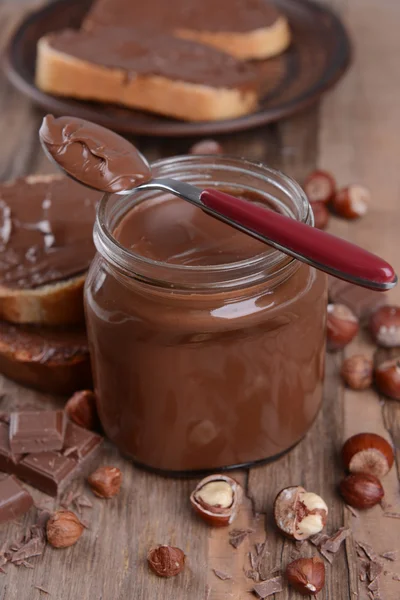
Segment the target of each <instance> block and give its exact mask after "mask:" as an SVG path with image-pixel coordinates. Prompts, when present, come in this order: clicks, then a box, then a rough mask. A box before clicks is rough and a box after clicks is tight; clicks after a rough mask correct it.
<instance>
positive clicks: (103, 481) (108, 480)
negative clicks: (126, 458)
mask: <svg viewBox="0 0 400 600" xmlns="http://www.w3.org/2000/svg"><path fill="white" fill-rule="evenodd" d="M88 483H89V485H90V488H91V490H92V492H93V493H94V494H96V496H98V497H99V498H112V497H113V496H116V495H117V494H119V490H120V489H121V483H122V473H121V471H120V470H119V469H118V468H117V467H99V468H98V469H96V471H94V473H92V474H91V475H89V477H88Z"/></svg>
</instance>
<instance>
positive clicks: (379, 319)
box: [369, 305, 400, 348]
mask: <svg viewBox="0 0 400 600" xmlns="http://www.w3.org/2000/svg"><path fill="white" fill-rule="evenodd" d="M369 330H370V332H371V335H372V337H373V338H374V340H375V342H376V343H377V344H378V346H383V347H384V348H395V347H397V346H400V307H398V306H389V305H388V306H381V307H380V308H378V309H377V310H376V311H375V312H374V313H373V314H372V315H371V317H370V320H369Z"/></svg>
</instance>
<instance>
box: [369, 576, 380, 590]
mask: <svg viewBox="0 0 400 600" xmlns="http://www.w3.org/2000/svg"><path fill="white" fill-rule="evenodd" d="M368 589H369V591H370V592H379V581H378V578H377V577H376V578H375V579H374V580H373V581H371V583H370V584H369V585H368Z"/></svg>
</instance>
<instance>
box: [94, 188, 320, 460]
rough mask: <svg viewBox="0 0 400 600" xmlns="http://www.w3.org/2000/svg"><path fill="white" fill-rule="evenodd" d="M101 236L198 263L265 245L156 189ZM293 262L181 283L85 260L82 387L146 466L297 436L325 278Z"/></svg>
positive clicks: (251, 451)
mask: <svg viewBox="0 0 400 600" xmlns="http://www.w3.org/2000/svg"><path fill="white" fill-rule="evenodd" d="M114 236H115V238H116V239H117V240H118V241H119V242H120V243H122V244H123V245H124V246H125V247H127V248H129V249H131V250H132V251H133V252H134V253H135V254H136V255H141V256H143V257H145V258H146V259H150V260H153V261H161V262H162V263H163V264H164V265H166V264H168V265H169V266H170V267H171V268H173V266H181V267H185V268H187V267H189V266H191V267H193V266H195V267H207V266H209V267H210V273H211V271H212V269H213V268H214V269H215V268H216V267H218V266H222V265H225V267H227V266H229V265H230V264H233V263H234V262H236V261H238V260H248V259H249V258H251V257H255V256H257V255H259V254H260V253H262V252H265V251H266V246H265V245H264V244H262V243H261V242H259V241H256V240H254V239H252V238H250V237H248V236H247V235H245V234H243V233H241V232H239V231H236V230H233V229H232V228H230V227H229V226H228V225H225V224H224V223H221V222H219V221H217V220H215V219H214V218H212V217H210V216H208V215H206V214H205V213H203V212H202V211H201V210H200V209H198V208H197V207H194V206H192V205H190V204H188V203H186V202H184V201H183V200H179V199H177V198H173V197H171V196H166V195H164V196H159V197H158V198H156V199H153V200H145V201H143V202H142V203H140V204H138V205H136V207H134V208H132V209H131V210H130V212H128V214H127V215H126V216H125V217H124V218H123V219H122V221H121V222H120V223H119V224H118V226H117V227H116V229H115V231H114ZM267 251H268V249H267ZM97 261H99V259H97ZM292 266H293V263H292ZM296 267H297V268H293V269H292V271H291V273H290V275H288V276H287V277H286V278H284V279H283V280H281V281H280V282H275V285H273V283H272V282H271V281H265V282H263V283H257V284H253V285H251V284H248V285H244V286H242V287H240V286H239V287H237V288H236V289H224V288H222V287H220V288H219V287H218V286H212V285H210V286H208V287H207V289H206V290H204V289H203V290H202V289H200V288H196V289H188V290H186V291H185V290H183V289H179V288H178V289H176V288H168V287H166V288H163V287H161V286H157V285H148V284H143V283H141V282H139V281H137V280H135V279H128V278H124V277H123V276H121V275H120V274H115V273H111V272H110V271H109V270H108V268H107V267H104V265H103V267H101V266H100V263H99V262H98V263H97V267H96V261H95V263H94V266H93V267H92V270H91V273H90V274H89V277H88V282H87V294H86V314H87V323H88V333H89V340H90V343H91V352H92V363H93V367H94V374H95V375H94V376H95V387H96V392H97V394H98V398H99V404H98V408H99V414H100V417H101V421H102V424H103V426H104V429H105V431H106V433H107V435H108V436H109V437H110V438H111V439H112V440H113V441H114V442H115V443H116V444H117V446H118V447H119V448H120V449H121V450H122V452H124V453H125V454H127V455H129V456H130V457H132V458H133V459H134V460H135V461H136V462H138V463H141V464H143V465H146V466H148V467H151V468H154V469H160V470H165V471H171V472H174V471H175V472H183V471H190V470H212V469H219V468H221V467H224V466H232V465H241V464H246V463H251V462H254V461H258V460H263V459H266V458H271V457H274V456H277V455H279V454H280V453H282V452H284V451H285V450H287V449H289V448H290V447H291V446H292V445H294V444H295V443H296V442H298V441H299V440H300V439H301V438H302V437H303V435H304V434H305V433H306V431H307V430H308V428H309V427H310V425H311V424H312V422H313V420H314V419H315V416H316V414H317V412H318V409H319V406H320V403H321V391H322V380H323V366H324V346H325V331H324V330H325V327H324V323H325V313H326V279H325V276H324V275H323V274H322V273H319V272H316V271H315V270H314V269H311V268H310V267H309V266H307V265H305V264H300V263H296ZM211 276H212V275H210V277H211Z"/></svg>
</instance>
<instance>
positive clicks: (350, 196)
mask: <svg viewBox="0 0 400 600" xmlns="http://www.w3.org/2000/svg"><path fill="white" fill-rule="evenodd" d="M370 200H371V194H370V193H369V190H367V188H365V187H364V186H362V185H358V184H352V185H349V186H348V187H346V188H343V189H342V190H340V191H339V192H337V193H336V194H335V196H334V198H333V200H332V207H333V210H334V211H335V213H336V214H337V215H339V216H340V217H344V218H345V219H350V220H353V219H358V218H359V217H362V216H364V215H365V214H366V213H367V212H368V205H369V202H370Z"/></svg>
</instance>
